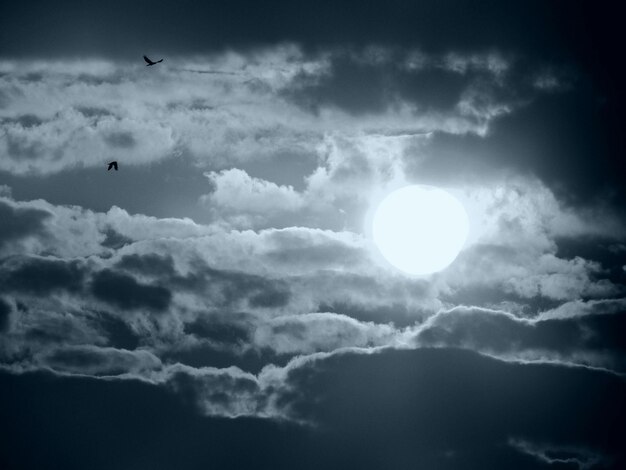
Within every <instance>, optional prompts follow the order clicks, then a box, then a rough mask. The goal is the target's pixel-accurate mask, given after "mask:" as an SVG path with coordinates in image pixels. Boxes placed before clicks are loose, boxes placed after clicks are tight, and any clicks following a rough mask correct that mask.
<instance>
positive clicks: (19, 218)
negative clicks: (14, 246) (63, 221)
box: [0, 201, 52, 248]
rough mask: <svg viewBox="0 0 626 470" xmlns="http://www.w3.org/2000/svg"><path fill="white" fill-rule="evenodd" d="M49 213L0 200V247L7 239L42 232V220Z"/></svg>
mask: <svg viewBox="0 0 626 470" xmlns="http://www.w3.org/2000/svg"><path fill="white" fill-rule="evenodd" d="M51 215H52V214H50V213H49V212H47V211H44V210H41V209H33V208H22V207H15V206H12V205H9V204H7V203H6V202H3V201H0V219H1V220H2V224H0V248H2V247H3V246H4V245H5V244H6V243H8V242H9V241H13V240H16V239H20V238H23V237H27V236H30V235H37V234H41V233H43V232H44V224H43V222H44V221H45V220H46V219H47V218H48V217H50V216H51Z"/></svg>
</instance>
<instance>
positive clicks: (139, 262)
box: [116, 253, 175, 277]
mask: <svg viewBox="0 0 626 470" xmlns="http://www.w3.org/2000/svg"><path fill="white" fill-rule="evenodd" d="M116 266H117V267H119V268H122V269H126V270H128V271H131V272H136V273H139V274H143V275H148V276H156V277H170V276H173V275H174V274H175V270H174V261H173V260H172V257H171V256H167V255H158V254H156V253H150V254H147V255H138V254H130V255H124V256H122V257H121V258H120V260H119V261H118V262H117V263H116Z"/></svg>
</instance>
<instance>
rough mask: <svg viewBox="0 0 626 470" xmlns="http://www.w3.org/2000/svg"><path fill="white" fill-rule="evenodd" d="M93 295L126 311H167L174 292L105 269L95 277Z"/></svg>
mask: <svg viewBox="0 0 626 470" xmlns="http://www.w3.org/2000/svg"><path fill="white" fill-rule="evenodd" d="M91 292H92V293H93V295H94V296H95V297H96V298H97V299H99V300H102V301H104V302H107V303H109V304H111V305H115V306H116V307H119V308H121V309H124V310H128V309H135V308H144V307H145V308H148V309H152V310H157V311H162V310H165V309H166V308H167V307H168V306H169V305H170V302H171V300H172V292H171V291H170V290H169V289H167V288H165V287H162V286H153V285H146V284H142V283H140V282H138V281H137V280H136V279H135V278H134V277H132V276H129V275H127V274H121V273H117V272H115V271H112V270H110V269H105V270H103V271H100V272H98V273H96V274H95V275H94V276H93V280H92V283H91Z"/></svg>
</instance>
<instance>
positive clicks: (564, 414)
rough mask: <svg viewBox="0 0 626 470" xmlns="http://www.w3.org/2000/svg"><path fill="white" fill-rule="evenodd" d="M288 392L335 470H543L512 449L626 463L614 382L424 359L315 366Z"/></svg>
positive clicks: (533, 367)
mask: <svg viewBox="0 0 626 470" xmlns="http://www.w3.org/2000/svg"><path fill="white" fill-rule="evenodd" d="M290 382H291V383H292V384H293V385H295V387H294V392H293V394H291V395H290V396H288V397H285V400H286V401H287V402H289V403H290V405H291V407H292V410H293V412H294V413H295V414H296V415H297V416H300V417H303V418H306V419H310V420H313V421H314V422H316V423H318V425H319V426H321V429H323V430H324V432H326V433H328V443H332V449H334V451H331V452H328V453H325V455H326V456H327V458H326V459H324V460H325V463H327V464H328V465H329V466H331V467H333V466H337V467H339V468H341V467H342V465H343V466H345V465H348V462H350V465H357V466H359V468H383V462H384V466H385V467H386V468H389V467H401V466H403V465H407V464H408V463H409V462H417V461H419V462H420V464H421V465H423V466H424V467H426V468H494V467H497V468H505V467H506V468H541V466H540V462H539V461H536V462H532V461H531V460H529V459H525V458H523V457H522V456H521V455H516V454H515V452H512V450H513V449H511V448H510V447H508V446H507V443H508V442H509V440H511V439H522V440H529V441H533V442H540V443H550V444H552V445H553V446H561V447H567V446H569V447H573V448H582V449H586V450H592V451H593V452H594V453H596V454H599V455H602V456H607V460H605V461H603V465H600V466H598V468H618V465H616V466H615V467H612V465H611V464H614V461H612V460H611V459H614V458H617V459H619V460H620V461H623V459H624V457H625V456H624V454H623V450H622V445H621V444H622V440H623V437H624V435H626V427H625V426H624V422H625V421H624V416H623V413H624V397H625V396H626V394H625V393H624V392H625V391H626V389H625V387H626V385H625V383H624V381H623V379H622V378H620V377H617V376H615V375H613V374H608V373H603V372H597V371H591V370H587V369H584V368H569V367H562V366H554V365H548V364H526V365H525V364H515V363H505V362H500V361H497V360H494V359H490V358H487V357H484V356H480V355H477V354H475V353H470V352H465V351H461V350H449V349H420V350H416V351H386V352H383V353H379V354H373V355H359V354H356V355H350V354H345V355H336V356H333V357H331V358H328V359H326V360H323V361H312V362H311V363H310V364H309V365H307V366H304V367H302V368H298V369H295V370H294V371H292V372H291V374H290ZM571 390H577V393H575V394H573V393H571ZM364 443H367V445H364ZM322 466H325V465H322Z"/></svg>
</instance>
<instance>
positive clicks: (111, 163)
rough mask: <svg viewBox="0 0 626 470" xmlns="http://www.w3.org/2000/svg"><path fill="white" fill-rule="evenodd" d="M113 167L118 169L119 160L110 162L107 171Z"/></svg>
mask: <svg viewBox="0 0 626 470" xmlns="http://www.w3.org/2000/svg"><path fill="white" fill-rule="evenodd" d="M111 168H113V169H114V170H115V171H117V162H109V168H107V171H109V170H110V169H111Z"/></svg>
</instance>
